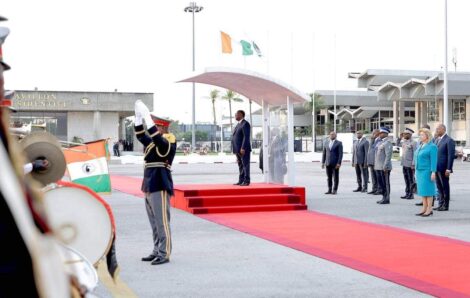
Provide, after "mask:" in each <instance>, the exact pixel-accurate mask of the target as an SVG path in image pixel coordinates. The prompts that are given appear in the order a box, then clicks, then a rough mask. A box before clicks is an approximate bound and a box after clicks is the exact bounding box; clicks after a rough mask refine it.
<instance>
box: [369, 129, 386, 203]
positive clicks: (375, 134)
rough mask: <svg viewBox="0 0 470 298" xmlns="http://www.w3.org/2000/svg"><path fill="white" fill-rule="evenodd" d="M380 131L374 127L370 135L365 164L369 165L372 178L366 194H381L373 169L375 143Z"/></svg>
mask: <svg viewBox="0 0 470 298" xmlns="http://www.w3.org/2000/svg"><path fill="white" fill-rule="evenodd" d="M379 134H380V131H379V130H378V129H374V130H373V131H372V135H371V137H370V143H369V150H368V151H367V165H368V166H369V170H370V175H369V176H370V177H371V178H372V190H371V191H370V192H368V193H367V194H370V195H376V194H381V193H382V190H381V189H380V187H379V182H378V178H377V173H376V172H375V169H374V164H375V152H376V151H377V143H378V141H379V140H380V138H379Z"/></svg>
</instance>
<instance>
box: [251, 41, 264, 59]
mask: <svg viewBox="0 0 470 298" xmlns="http://www.w3.org/2000/svg"><path fill="white" fill-rule="evenodd" d="M253 49H255V51H256V54H257V55H258V57H260V58H261V57H262V56H263V55H262V54H261V50H260V48H259V47H258V45H257V44H256V43H255V42H254V41H253Z"/></svg>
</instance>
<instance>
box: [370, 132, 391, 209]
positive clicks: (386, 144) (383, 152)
mask: <svg viewBox="0 0 470 298" xmlns="http://www.w3.org/2000/svg"><path fill="white" fill-rule="evenodd" d="M389 133H390V130H389V129H388V128H387V127H381V128H380V134H379V137H380V141H379V143H378V144H377V152H376V153H375V165H374V168H375V170H376V171H377V172H376V173H377V174H378V177H377V178H379V183H380V186H381V188H382V200H380V201H377V204H390V172H391V171H392V153H393V145H392V143H391V142H390V140H389V139H388V134H389Z"/></svg>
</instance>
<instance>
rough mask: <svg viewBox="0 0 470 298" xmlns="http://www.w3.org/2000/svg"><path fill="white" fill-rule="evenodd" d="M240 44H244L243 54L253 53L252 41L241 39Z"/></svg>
mask: <svg viewBox="0 0 470 298" xmlns="http://www.w3.org/2000/svg"><path fill="white" fill-rule="evenodd" d="M240 44H241V45H242V49H243V56H250V55H253V50H252V49H251V43H249V42H248V41H246V40H240Z"/></svg>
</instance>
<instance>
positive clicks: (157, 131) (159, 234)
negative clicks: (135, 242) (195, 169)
mask: <svg viewBox="0 0 470 298" xmlns="http://www.w3.org/2000/svg"><path fill="white" fill-rule="evenodd" d="M152 116H153V119H152ZM144 122H145V125H146V126H147V132H148V135H147V134H146V133H145V130H144V126H143V123H144ZM169 124H170V122H169V121H168V120H165V119H162V118H158V117H156V116H154V115H151V114H150V111H149V109H148V108H147V106H146V105H145V104H144V103H143V102H142V101H140V100H137V101H136V103H135V127H134V128H135V133H136V136H137V139H138V140H139V142H141V143H142V144H143V145H144V148H145V149H144V153H145V156H144V160H145V169H144V179H143V181H142V191H143V192H144V193H145V207H146V210H147V215H148V218H149V222H150V226H151V227H152V235H153V251H152V252H151V253H150V255H148V256H147V257H143V258H142V261H147V262H151V264H152V265H160V264H165V263H168V262H169V261H170V255H171V231H170V197H171V196H172V195H173V179H172V177H171V164H172V162H173V158H174V157H175V153H176V140H175V137H174V135H172V134H170V133H169V132H168V126H169Z"/></svg>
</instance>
